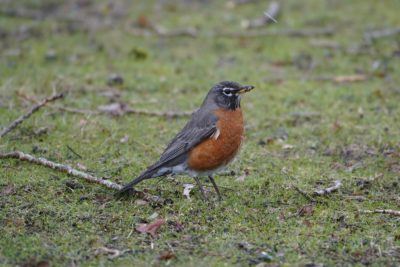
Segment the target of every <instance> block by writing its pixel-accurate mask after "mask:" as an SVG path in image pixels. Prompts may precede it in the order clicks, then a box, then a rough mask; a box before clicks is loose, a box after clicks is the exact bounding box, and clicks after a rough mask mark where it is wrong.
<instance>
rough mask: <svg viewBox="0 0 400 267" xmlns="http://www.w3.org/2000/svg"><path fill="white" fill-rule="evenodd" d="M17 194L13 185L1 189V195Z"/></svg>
mask: <svg viewBox="0 0 400 267" xmlns="http://www.w3.org/2000/svg"><path fill="white" fill-rule="evenodd" d="M13 194H15V188H14V186H12V185H7V186H6V187H4V188H2V189H1V191H0V196H9V195H13Z"/></svg>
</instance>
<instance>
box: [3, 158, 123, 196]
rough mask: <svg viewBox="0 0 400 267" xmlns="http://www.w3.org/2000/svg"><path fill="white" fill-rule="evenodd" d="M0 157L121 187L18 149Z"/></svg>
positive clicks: (117, 188)
mask: <svg viewBox="0 0 400 267" xmlns="http://www.w3.org/2000/svg"><path fill="white" fill-rule="evenodd" d="M0 158H2V159H7V158H9V159H11V158H12V159H18V160H22V161H27V162H30V163H34V164H37V165H41V166H45V167H48V168H50V169H53V170H58V171H62V172H66V173H68V174H69V175H71V176H74V177H79V178H82V179H85V180H87V181H89V182H94V183H97V184H101V185H104V186H106V187H108V188H111V189H116V190H120V189H121V188H122V186H121V185H119V184H116V183H114V182H111V181H108V180H103V179H101V178H97V177H96V176H94V175H91V174H88V173H85V172H82V171H79V170H76V169H74V168H72V167H71V166H68V165H64V164H60V163H56V162H52V161H50V160H47V159H45V158H36V157H34V156H32V155H30V154H26V153H23V152H20V151H12V152H6V153H0Z"/></svg>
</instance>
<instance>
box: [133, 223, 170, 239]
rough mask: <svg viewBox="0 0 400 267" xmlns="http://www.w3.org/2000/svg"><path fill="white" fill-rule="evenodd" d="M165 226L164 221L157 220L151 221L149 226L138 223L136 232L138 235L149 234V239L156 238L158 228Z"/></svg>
mask: <svg viewBox="0 0 400 267" xmlns="http://www.w3.org/2000/svg"><path fill="white" fill-rule="evenodd" d="M163 224H165V220H164V219H157V220H155V221H153V222H152V223H150V224H147V223H140V224H138V225H137V226H136V228H135V229H136V231H138V232H139V233H142V234H145V233H147V234H149V235H151V237H153V238H156V236H157V235H156V231H157V230H158V228H160V227H161V225H163Z"/></svg>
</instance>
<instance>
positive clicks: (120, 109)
mask: <svg viewBox="0 0 400 267" xmlns="http://www.w3.org/2000/svg"><path fill="white" fill-rule="evenodd" d="M114 105H115V106H114ZM56 108H58V109H59V110H62V111H65V112H69V113H76V114H83V115H99V114H101V113H103V114H111V115H115V116H121V115H124V114H126V113H131V114H139V115H147V116H154V117H166V118H176V117H184V116H190V115H192V113H193V112H191V111H182V112H175V111H166V112H160V111H147V110H142V109H134V108H128V107H126V106H125V105H124V104H121V103H113V104H110V105H107V106H99V107H98V110H87V109H76V108H69V107H56Z"/></svg>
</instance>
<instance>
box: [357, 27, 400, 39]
mask: <svg viewBox="0 0 400 267" xmlns="http://www.w3.org/2000/svg"><path fill="white" fill-rule="evenodd" d="M397 34H400V28H389V29H381V30H375V31H368V32H365V33H364V38H365V39H366V40H367V41H371V40H374V39H380V38H384V37H389V36H392V35H397Z"/></svg>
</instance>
